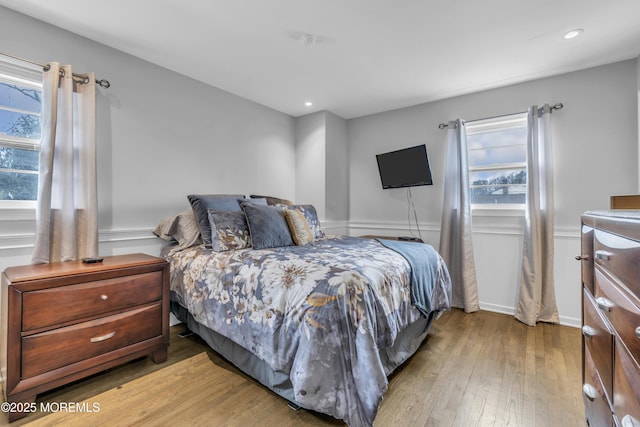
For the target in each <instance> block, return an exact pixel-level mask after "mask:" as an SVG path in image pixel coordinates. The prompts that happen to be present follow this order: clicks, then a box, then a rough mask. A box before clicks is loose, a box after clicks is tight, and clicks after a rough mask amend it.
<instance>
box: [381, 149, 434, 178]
mask: <svg viewBox="0 0 640 427" xmlns="http://www.w3.org/2000/svg"><path fill="white" fill-rule="evenodd" d="M376 160H377V161H378V171H379V172H380V180H381V181H382V188H384V189H387V188H404V187H416V186H418V185H432V184H433V181H432V179H431V168H429V159H428V157H427V147H426V145H424V144H422V145H418V146H415V147H409V148H404V149H402V150H397V151H391V152H389V153H382V154H377V155H376Z"/></svg>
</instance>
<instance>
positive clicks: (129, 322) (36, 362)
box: [21, 303, 162, 379]
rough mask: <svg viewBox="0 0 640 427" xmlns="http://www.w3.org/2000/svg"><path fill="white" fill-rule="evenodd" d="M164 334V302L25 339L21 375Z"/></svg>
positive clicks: (34, 374) (26, 375)
mask: <svg viewBox="0 0 640 427" xmlns="http://www.w3.org/2000/svg"><path fill="white" fill-rule="evenodd" d="M160 335H162V304H161V303H156V304H152V305H150V306H146V307H141V308H137V309H134V310H131V311H127V312H123V313H119V314H115V315H112V316H107V317H104V318H101V319H97V320H92V321H89V322H83V323H79V324H76V325H72V326H67V327H64V328H59V329H54V330H51V331H47V332H42V333H39V334H35V335H31V336H26V337H24V338H23V339H22V366H21V377H22V378H23V379H24V378H30V377H34V376H36V375H39V374H43V373H45V372H49V371H52V370H54V369H57V368H60V367H63V366H67V365H70V364H73V363H76V362H79V361H82V360H85V359H89V358H91V357H95V356H98V355H100V354H103V353H107V352H110V351H113V350H117V349H119V348H122V347H126V346H128V345H131V344H134V343H137V342H141V341H144V340H147V339H150V338H153V337H156V336H160Z"/></svg>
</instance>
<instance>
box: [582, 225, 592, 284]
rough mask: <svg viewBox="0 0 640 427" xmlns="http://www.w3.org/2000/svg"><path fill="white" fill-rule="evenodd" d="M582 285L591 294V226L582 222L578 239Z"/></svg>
mask: <svg viewBox="0 0 640 427" xmlns="http://www.w3.org/2000/svg"><path fill="white" fill-rule="evenodd" d="M580 246H581V251H580V260H581V264H582V265H581V270H582V271H581V273H582V274H581V276H582V284H583V285H584V287H586V288H587V289H589V291H590V292H591V293H592V294H593V292H594V291H593V226H592V225H591V224H588V223H587V221H586V220H583V223H582V230H581V237H580Z"/></svg>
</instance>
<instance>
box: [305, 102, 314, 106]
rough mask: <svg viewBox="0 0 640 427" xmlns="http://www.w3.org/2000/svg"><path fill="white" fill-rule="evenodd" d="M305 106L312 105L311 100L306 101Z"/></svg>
mask: <svg viewBox="0 0 640 427" xmlns="http://www.w3.org/2000/svg"><path fill="white" fill-rule="evenodd" d="M304 105H305V107H311V106H312V105H313V102H311V101H307V102H305V103H304Z"/></svg>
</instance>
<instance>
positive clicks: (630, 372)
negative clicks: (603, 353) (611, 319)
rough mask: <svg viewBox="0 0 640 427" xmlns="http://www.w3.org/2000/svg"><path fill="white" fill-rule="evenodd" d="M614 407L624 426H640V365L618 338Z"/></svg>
mask: <svg viewBox="0 0 640 427" xmlns="http://www.w3.org/2000/svg"><path fill="white" fill-rule="evenodd" d="M615 354H616V358H615V383H614V384H615V385H614V391H613V407H614V411H615V413H616V416H617V417H618V420H619V421H620V423H621V424H622V425H623V426H640V371H639V370H640V367H638V365H637V363H636V362H635V361H634V359H633V358H632V357H631V355H630V354H629V352H628V351H627V349H626V348H625V347H624V345H622V344H621V343H620V342H619V341H618V340H616V349H615Z"/></svg>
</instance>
